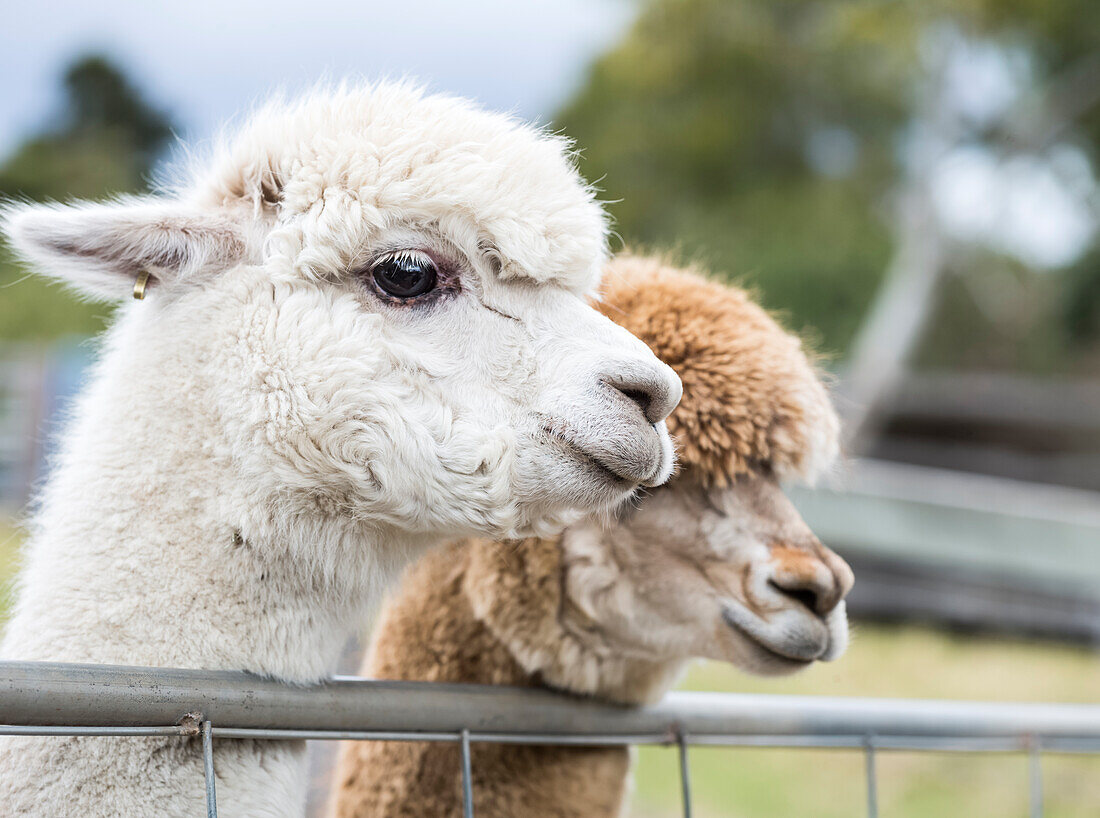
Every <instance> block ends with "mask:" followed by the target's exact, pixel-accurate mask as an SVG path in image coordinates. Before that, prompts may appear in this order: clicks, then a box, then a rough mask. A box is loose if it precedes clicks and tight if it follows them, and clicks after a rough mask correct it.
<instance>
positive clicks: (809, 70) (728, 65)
mask: <svg viewBox="0 0 1100 818" xmlns="http://www.w3.org/2000/svg"><path fill="white" fill-rule="evenodd" d="M1098 32H1100V5H1098V4H1096V3H1094V2H1090V0H1060V1H1059V2H1049V0H962V2H946V0H938V1H935V2H925V3H881V2H870V1H869V0H852V1H850V2H804V1H803V0H736V2H735V1H734V0H655V2H650V3H647V4H645V6H644V7H643V10H642V12H641V14H640V16H639V18H638V20H637V22H636V24H635V25H634V27H633V28H632V29H631V30H630V32H629V33H628V34H627V36H626V37H625V38H624V39H623V40H622V41H621V42H620V43H619V44H618V45H617V46H615V47H614V48H613V49H612V50H610V51H609V52H608V53H607V54H606V55H604V56H603V57H602V58H601V59H600V60H599V61H597V62H596V63H595V64H594V65H593V66H592V68H591V69H590V71H589V73H588V75H587V78H586V80H585V82H584V84H583V87H582V88H581V90H580V91H579V92H578V93H577V94H576V96H575V97H574V98H573V99H572V100H571V101H570V102H569V103H568V104H567V105H566V106H565V107H564V109H563V110H562V111H561V112H560V114H559V116H558V117H557V118H556V119H555V122H556V124H558V125H560V126H561V127H562V128H563V130H564V131H565V132H566V133H568V134H569V135H570V136H571V137H573V138H575V139H576V140H577V143H578V145H579V146H580V147H581V149H582V156H583V158H582V162H581V167H582V170H583V172H584V173H585V175H586V176H587V177H588V178H590V179H594V180H598V181H599V184H600V186H601V188H602V189H603V190H604V192H605V193H604V195H605V198H606V199H608V200H610V201H611V205H610V209H611V211H612V213H613V214H614V217H615V219H616V225H617V229H618V231H619V233H620V234H621V236H622V238H623V240H624V241H625V242H626V244H627V245H640V246H642V247H647V246H656V247H666V246H672V247H676V248H678V249H679V251H680V253H681V254H682V255H684V256H686V257H688V258H698V259H701V260H702V261H704V262H706V263H708V264H709V265H711V266H712V267H714V268H716V269H718V270H721V271H723V273H724V274H726V275H729V276H731V277H732V278H734V279H736V280H740V281H743V282H746V283H748V284H750V285H755V287H756V288H757V289H758V290H759V291H760V293H761V295H762V297H763V299H764V300H765V302H766V303H767V304H768V305H770V306H772V307H774V308H779V309H781V310H783V311H786V312H787V313H788V314H789V316H790V318H791V320H792V323H793V324H794V326H796V327H800V328H802V329H803V330H804V331H805V330H808V331H809V334H810V336H811V338H814V337H816V338H817V339H819V340H820V342H821V345H822V346H823V347H824V348H825V349H826V350H828V351H830V352H834V353H841V354H843V353H844V352H845V351H846V350H848V349H849V346H850V344H851V343H852V340H853V338H854V336H855V333H856V331H857V328H858V327H859V326H860V322H861V321H862V320H863V318H864V316H865V314H866V311H867V309H868V307H869V305H870V304H871V303H872V299H873V297H874V294H875V291H876V288H877V286H878V285H879V283H880V281H881V279H882V276H883V272H884V270H885V269H886V268H887V265H888V263H889V261H890V258H891V254H892V252H893V251H894V249H895V247H896V235H895V229H894V226H895V225H896V223H897V220H898V219H897V215H898V214H897V207H896V205H897V195H898V193H899V190H900V189H901V188H902V186H903V185H904V182H905V179H906V174H907V172H908V171H910V170H911V169H912V166H913V164H914V154H916V153H917V152H918V151H919V150H922V149H925V150H927V149H929V146H928V143H929V142H935V141H936V140H937V139H939V140H941V141H942V140H943V139H944V137H945V136H950V139H951V140H952V142H954V143H957V144H961V145H965V146H968V147H970V148H972V149H973V150H974V151H975V152H976V155H978V156H979V157H982V158H987V159H988V160H989V162H991V163H993V164H994V165H996V164H997V163H1003V162H1005V161H1008V158H1009V157H1010V156H1011V155H1012V153H1013V151H1016V150H1019V149H1020V148H1021V145H1020V141H1021V139H1020V133H1019V129H1018V128H1017V129H1016V130H1006V129H1005V128H1004V127H1002V125H1003V122H1002V120H1003V118H1004V117H1005V116H1009V115H1011V117H1012V118H1013V119H1012V121H1013V122H1014V123H1015V124H1017V125H1021V124H1022V127H1024V129H1025V130H1026V129H1027V128H1031V129H1033V130H1034V129H1035V128H1037V127H1039V126H1041V125H1043V124H1045V123H1048V121H1049V120H1048V117H1051V116H1053V115H1054V113H1052V112H1051V111H1050V109H1049V106H1047V105H1045V104H1044V105H1040V106H1036V105H1032V106H1031V107H1030V108H1029V107H1028V104H1029V102H1031V101H1032V98H1033V97H1035V96H1036V95H1038V94H1039V92H1040V91H1041V90H1042V89H1043V88H1044V87H1045V86H1046V85H1047V84H1048V83H1050V82H1051V81H1052V80H1054V79H1056V78H1059V77H1061V76H1062V75H1064V74H1066V73H1069V72H1072V71H1075V70H1080V68H1079V67H1080V66H1082V65H1084V66H1085V68H1091V69H1092V71H1091V73H1090V72H1089V71H1085V72H1084V80H1085V81H1082V82H1079V83H1078V84H1079V85H1083V86H1084V87H1083V88H1074V87H1073V86H1072V85H1071V86H1070V89H1069V90H1070V91H1073V92H1075V93H1077V94H1078V95H1081V94H1084V96H1085V97H1089V95H1090V94H1092V93H1094V88H1095V87H1096V85H1100V74H1098V73H1097V72H1096V71H1095V65H1094V64H1095V62H1096V60H1095V57H1094V56H1093V53H1094V51H1095V49H1096V46H1097V42H1098V41H1097V37H1096V35H1097V33H1098ZM1090 61H1091V65H1090ZM1089 78H1092V79H1095V80H1097V82H1096V83H1093V84H1092V86H1091V87H1090V86H1089V84H1088V83H1087V80H1088V79H1089ZM936 97H947V98H948V99H946V101H945V100H943V99H941V100H940V104H941V107H944V106H946V107H947V108H948V109H951V110H950V113H951V115H952V118H953V122H952V124H951V128H952V129H953V130H952V132H951V133H950V134H947V135H945V134H943V133H938V134H937V133H929V132H928V131H929V128H928V124H929V123H928V122H927V121H922V116H923V117H924V118H925V119H927V118H928V116H929V113H930V112H929V111H927V110H922V109H926V108H928V107H929V100H930V98H936ZM1057 101H1058V100H1056V102H1057ZM1069 102H1071V103H1077V102H1081V100H1077V99H1073V100H1069ZM1084 102H1085V103H1088V102H1089V100H1088V99H1085V100H1084ZM1080 107H1082V108H1083V111H1081V112H1079V113H1080V116H1079V117H1078V118H1077V119H1076V121H1074V122H1072V123H1070V126H1069V127H1068V128H1067V130H1066V131H1064V132H1059V133H1058V134H1057V139H1056V142H1057V145H1058V147H1059V148H1061V149H1066V150H1071V151H1072V152H1073V153H1072V156H1073V158H1074V159H1079V158H1082V157H1083V164H1082V162H1077V165H1076V166H1075V167H1074V168H1070V169H1066V172H1065V173H1062V175H1061V177H1060V178H1061V179H1062V180H1063V181H1065V183H1066V184H1068V185H1073V184H1078V185H1079V186H1081V185H1084V186H1085V187H1088V185H1085V181H1087V180H1084V179H1082V178H1080V177H1081V176H1082V175H1083V176H1084V177H1089V179H1091V169H1090V163H1091V161H1092V160H1093V159H1094V158H1095V154H1096V146H1097V140H1098V138H1100V111H1098V110H1097V109H1096V107H1095V106H1090V105H1088V104H1084V105H1081V106H1080ZM1017 108H1018V109H1020V110H1019V111H1016V110H1015V109H1017ZM936 113H937V112H936V111H932V112H931V115H933V116H934V115H936ZM1025 115H1026V116H1025ZM947 147H948V146H947V145H940V144H934V145H932V146H931V149H932V150H941V149H942V150H946V149H947ZM1025 147H1026V146H1025ZM1052 147H1053V146H1052V145H1051V144H1049V143H1047V144H1040V145H1038V146H1036V148H1035V151H1034V153H1035V166H1036V167H1038V168H1040V169H1042V171H1043V172H1046V170H1047V168H1048V165H1049V164H1050V162H1049V160H1050V151H1051V149H1052ZM944 158H945V160H946V159H950V158H952V157H944ZM1069 164H1070V165H1072V164H1073V162H1069ZM1036 172H1038V171H1036ZM1074 172H1076V174H1077V177H1078V178H1076V179H1068V180H1066V179H1065V177H1066V176H1067V175H1072V174H1073V173H1074ZM939 175H940V176H943V177H944V178H943V179H939V178H938V179H937V184H938V186H939V188H943V189H945V191H946V192H945V191H944V190H937V191H936V193H937V195H940V196H949V195H950V192H951V187H952V179H951V168H950V166H948V167H945V168H944V169H943V172H942V173H941V174H939ZM958 181H959V184H960V185H962V184H964V183H970V182H971V180H970V179H963V178H962V176H961V174H960V176H959V178H958ZM1083 198H1085V199H1094V198H1095V192H1094V190H1092V189H1091V187H1090V188H1089V189H1088V190H1086V191H1085V192H1084V194H1083ZM996 204H997V203H996V202H988V201H987V202H986V203H985V204H982V203H980V202H979V203H977V205H976V206H977V207H979V208H981V207H985V208H987V209H988V210H989V212H990V213H991V214H992V213H993V208H994V206H995V205H996ZM945 218H947V220H948V221H950V217H949V216H948V217H945ZM991 218H992V217H991ZM1088 218H1090V219H1091V218H1092V215H1091V214H1090V215H1089V216H1088ZM966 226H967V225H963V227H966ZM955 227H957V225H953V224H950V223H949V224H947V225H946V226H945V232H947V233H949V234H952V233H953V232H963V233H965V231H956V230H955ZM993 227H996V226H995V225H994V226H993ZM1002 227H1003V225H1002ZM992 229H993V228H992V227H991V228H990V230H992ZM949 238H950V239H951V240H952V241H953V242H955V243H956V244H962V245H965V246H963V247H953V250H954V251H958V250H961V251H963V253H964V255H965V264H960V263H958V256H957V254H955V257H954V260H953V261H952V262H951V263H950V264H949V265H948V267H949V270H948V273H949V275H948V276H947V280H946V282H945V284H944V286H943V287H942V289H941V291H940V292H939V298H938V303H939V304H940V307H939V308H938V309H937V310H935V314H934V316H933V318H932V320H931V322H930V326H931V328H932V330H931V331H930V332H929V333H928V334H927V335H926V337H925V340H924V341H923V343H922V344H921V348H920V350H919V354H918V356H917V357H918V358H919V359H920V360H921V361H922V362H924V363H926V364H929V365H934V366H966V367H983V368H1001V369H1024V370H1032V371H1036V370H1037V371H1043V372H1053V371H1065V370H1069V371H1072V370H1075V369H1078V368H1080V367H1085V368H1086V369H1091V370H1093V371H1097V370H1096V367H1095V359H1096V357H1097V356H1095V355H1094V354H1090V351H1091V350H1092V348H1093V346H1094V345H1095V343H1096V338H1095V334H1090V331H1088V327H1090V326H1091V324H1090V321H1091V320H1092V319H1091V318H1089V316H1091V315H1093V313H1094V311H1095V309H1096V307H1095V305H1096V304H1098V303H1100V301H1098V299H1100V284H1097V283H1096V282H1095V281H1094V279H1095V278H1096V277H1097V276H1098V275H1100V272H1093V271H1096V264H1095V260H1093V261H1092V262H1091V263H1090V262H1080V264H1081V265H1082V269H1081V270H1080V271H1078V272H1077V273H1076V274H1075V275H1062V274H1060V273H1058V272H1057V271H1058V270H1059V269H1060V268H1061V267H1064V266H1066V265H1067V264H1068V263H1072V262H1073V261H1074V260H1075V259H1074V258H1072V257H1069V258H1067V257H1062V258H1056V259H1054V260H1053V261H1052V260H1050V259H1042V260H1041V261H1040V262H1038V263H1036V262H1035V261H1034V260H1033V259H1025V262H1026V263H1022V262H1021V260H1020V258H1019V257H1018V255H1019V254H1016V255H1014V254H1013V252H1010V251H1006V249H1005V248H1003V247H998V246H997V243H996V242H991V241H987V240H984V239H986V238H988V237H985V236H983V237H981V238H982V239H983V241H980V242H976V241H973V240H971V239H973V238H974V237H973V236H969V235H961V236H956V235H950V236H949ZM957 239H958V241H956V240H957ZM1052 270H1053V271H1054V273H1053V274H1052V272H1051V271H1052ZM975 282H976V283H975ZM990 292H992V293H994V294H996V298H992V299H991V298H985V299H983V295H984V294H988V293H990ZM991 302H996V305H995V308H994V309H991V308H990V303H991ZM1067 304H1068V305H1069V306H1066V305H1067ZM1067 315H1070V316H1072V318H1071V319H1070V323H1071V324H1072V326H1074V327H1076V329H1075V330H1074V331H1073V333H1069V332H1067V329H1066V328H1067V326H1069V324H1067Z"/></svg>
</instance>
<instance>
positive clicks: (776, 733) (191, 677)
mask: <svg viewBox="0 0 1100 818" xmlns="http://www.w3.org/2000/svg"><path fill="white" fill-rule="evenodd" d="M0 719H2V720H4V721H6V722H7V723H6V724H2V725H0V736H3V735H28V736H144V737H149V738H157V737H161V738H163V737H166V736H180V737H186V738H190V739H194V738H196V737H197V738H199V739H201V742H202V755H203V772H204V779H205V787H206V791H205V795H206V805H207V816H208V818H216V816H217V814H218V808H217V794H216V788H215V784H216V769H215V752H214V750H215V744H216V741H215V740H216V739H217V740H221V739H254V740H287V739H313V740H318V739H320V740H360V741H442V742H453V743H457V744H458V745H459V748H460V764H461V769H460V772H461V781H462V804H463V814H464V815H465V816H466V818H473V816H474V814H475V813H474V795H475V792H474V779H473V769H472V757H471V751H470V748H471V744H473V743H477V742H488V743H508V744H546V745H558V746H623V745H631V744H661V745H667V746H675V747H676V748H677V750H678V759H679V773H680V784H681V794H682V797H681V802H682V811H683V815H684V816H685V818H691V815H692V793H691V781H690V770H689V748H690V747H692V746H728V747H824V748H851V749H862V751H863V753H864V761H865V770H866V776H865V778H866V781H865V785H866V796H867V815H868V816H870V818H877V815H878V781H877V770H876V767H877V765H876V761H877V754H878V753H879V752H880V751H884V750H928V751H930V750H937V751H948V752H1022V753H1026V754H1027V755H1028V759H1029V763H1028V770H1029V789H1030V814H1031V816H1032V817H1033V818H1037V816H1042V814H1043V787H1042V754H1043V753H1046V752H1060V753H1094V754H1100V705H1064V704H1036V703H1026V704H1024V703H1019V704H1012V703H992V702H959V701H921V700H904V699H857V698H851V699H844V698H824V697H811V696H765V695H740V694H708V693H673V694H670V695H669V696H668V697H666V700H665V701H663V702H662V703H660V704H658V705H655V706H652V707H642V708H623V707H616V706H612V705H603V704H599V703H596V702H593V701H591V700H588V699H579V698H573V697H569V696H565V695H560V694H554V693H550V692H547V691H542V690H530V689H519V688H509V687H491V686H485V685H453V684H437V683H427V682H384V681H376V680H367V679H354V678H337V679H334V680H332V681H330V682H327V683H324V684H321V685H316V686H314V687H312V688H309V687H291V686H288V685H282V684H280V683H278V682H275V681H272V680H268V679H261V678H259V677H255V676H250V675H248V674H244V673H231V672H214V671H195V670H176V669H161V668H126V667H114V666H99V665H65V664H58V663H33V662H0ZM63 722H64V723H63ZM489 728H492V729H489Z"/></svg>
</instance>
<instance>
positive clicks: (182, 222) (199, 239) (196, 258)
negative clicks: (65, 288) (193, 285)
mask: <svg viewBox="0 0 1100 818" xmlns="http://www.w3.org/2000/svg"><path fill="white" fill-rule="evenodd" d="M0 221H2V226H3V232H4V233H6V234H7V237H8V240H9V241H10V242H11V245H12V247H13V248H14V249H15V250H16V252H17V253H18V254H19V255H20V256H22V257H23V258H24V259H25V260H26V261H27V262H29V263H30V264H31V265H32V266H34V267H35V268H37V269H38V270H39V272H41V273H42V274H43V275H45V276H48V277H50V278H56V279H58V280H60V281H63V282H65V283H66V284H67V285H69V286H70V287H73V288H74V289H76V290H78V291H79V292H81V293H83V294H84V295H87V296H90V297H92V298H95V299H100V300H117V299H120V298H126V297H128V296H130V294H131V293H133V292H134V282H135V281H136V280H137V278H138V276H139V275H141V274H142V273H148V274H149V279H148V287H149V288H150V289H153V288H155V287H157V286H160V285H165V284H170V283H172V282H175V281H178V280H182V279H186V278H189V277H193V276H195V275H196V274H198V273H199V272H200V271H202V270H206V269H224V268H225V267H226V266H229V265H230V264H232V263H234V262H236V261H239V260H241V259H242V258H243V256H244V252H245V240H244V231H243V230H242V229H241V226H240V225H239V224H237V223H235V222H233V221H232V220H231V219H230V218H228V216H227V215H226V214H223V213H209V212H200V211H198V210H197V209H195V208H193V207H190V206H188V205H184V204H182V203H179V202H171V201H164V200H160V199H156V198H153V197H148V198H144V199H143V198H129V199H124V200H119V201H116V202H107V203H91V202H77V203H74V204H67V205H60V204H45V205H42V204H33V205H13V206H9V207H8V208H7V210H6V212H4V213H3V216H2V220H0Z"/></svg>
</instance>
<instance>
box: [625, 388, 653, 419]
mask: <svg viewBox="0 0 1100 818" xmlns="http://www.w3.org/2000/svg"><path fill="white" fill-rule="evenodd" d="M619 391H620V392H622V393H623V394H624V395H626V397H627V399H628V400H631V401H633V402H634V403H636V404H638V407H639V408H640V409H641V410H642V414H643V415H645V416H646V419H647V420H648V419H649V413H650V407H651V406H652V405H653V396H652V395H650V394H649V393H648V392H643V391H641V390H640V389H620V390H619ZM651 422H652V421H651Z"/></svg>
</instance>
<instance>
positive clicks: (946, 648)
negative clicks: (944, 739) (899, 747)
mask: <svg viewBox="0 0 1100 818" xmlns="http://www.w3.org/2000/svg"><path fill="white" fill-rule="evenodd" d="M681 687H682V688H683V689H689V690H715V691H722V690H727V691H738V692H757V693H793V694H818V695H827V696H900V697H919V698H952V699H994V700H1001V701H1012V700H1019V701H1027V700H1044V701H1061V702H1094V703H1095V702H1100V653H1098V652H1096V651H1090V650H1087V649H1082V648H1074V647H1068V646H1062V645H1048V644H1039V643H1031V642H1023V641H1014V640H1000V639H987V638H982V639H978V638H973V637H967V636H955V635H950V634H944V633H941V632H938V631H933V630H929V629H923V628H913V627H900V628H899V627H885V626H871V625H863V626H858V627H857V629H856V633H855V639H854V640H853V644H852V647H851V649H850V650H849V652H848V654H847V655H846V656H845V657H844V658H842V659H841V660H840V661H839V662H836V663H833V664H828V665H819V666H818V667H815V668H812V669H810V670H809V671H807V672H806V673H803V674H800V675H798V676H793V677H789V678H787V679H771V680H768V679H756V678H752V677H748V676H745V675H743V674H740V673H737V672H736V671H734V670H733V669H732V668H729V667H727V666H725V665H718V664H714V663H706V664H701V665H699V666H698V667H696V668H695V669H694V670H693V671H692V672H691V673H690V674H689V676H688V678H687V679H686V680H685V682H684V684H683V685H682V686H681ZM691 772H692V785H693V788H694V795H695V799H694V800H695V808H696V809H695V815H696V816H698V817H699V818H717V816H722V817H723V818H740V817H741V816H753V817H754V818H755V816H769V817H770V816H791V817H792V818H795V817H797V818H803V816H812V817H813V818H833V816H836V818H840V817H841V816H845V818H851V816H860V815H864V814H866V808H865V805H864V804H865V802H864V799H865V790H864V773H863V757H862V754H861V753H859V752H855V751H848V750H776V749H717V748H693V749H692V750H691ZM878 772H879V807H880V814H881V815H882V816H884V818H917V817H918V816H921V817H922V818H924V817H925V816H927V818H932V817H933V816H935V818H941V816H944V817H946V816H960V817H962V816H965V818H971V817H972V816H997V818H1002V816H1006V817H1007V818H1012V817H1013V816H1020V817H1021V818H1023V816H1026V815H1027V814H1028V790H1027V782H1028V778H1027V760H1026V759H1025V758H1024V757H1023V756H1022V755H1016V754H996V753H989V754H985V753H982V754H948V753H894V752H880V753H878ZM1043 775H1044V786H1045V794H1046V803H1045V806H1046V813H1045V814H1046V815H1047V816H1055V817H1056V818H1070V816H1073V817H1074V818H1077V816H1080V818H1085V816H1090V817H1091V818H1095V816H1097V815H1100V757H1086V756H1080V757H1078V756H1065V755H1047V756H1046V757H1045V759H1044V761H1043ZM636 782H637V786H636V794H635V797H634V808H633V810H632V812H631V814H632V815H634V816H636V817H637V818H642V817H643V816H644V817H645V818H656V817H657V816H662V818H663V816H674V815H679V814H680V813H679V772H678V767H677V759H676V755H675V752H673V751H672V750H667V749H663V748H651V747H646V748H642V749H641V750H640V751H639V760H638V766H637V775H636Z"/></svg>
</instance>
